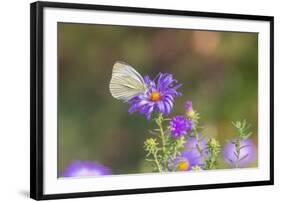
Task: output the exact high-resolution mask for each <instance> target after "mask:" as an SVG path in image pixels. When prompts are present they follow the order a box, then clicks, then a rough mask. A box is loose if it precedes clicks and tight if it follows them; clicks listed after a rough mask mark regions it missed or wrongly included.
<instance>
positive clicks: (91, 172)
mask: <svg viewBox="0 0 281 202" xmlns="http://www.w3.org/2000/svg"><path fill="white" fill-rule="evenodd" d="M110 174H111V170H110V169H109V168H107V167H105V166H104V165H102V164H100V163H97V162H92V161H73V162H72V163H70V165H69V166H68V167H67V168H66V169H65V170H64V172H63V177H81V176H97V175H110Z"/></svg>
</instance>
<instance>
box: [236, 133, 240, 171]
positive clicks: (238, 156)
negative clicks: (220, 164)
mask: <svg viewBox="0 0 281 202" xmlns="http://www.w3.org/2000/svg"><path fill="white" fill-rule="evenodd" d="M240 144H241V143H240V138H237V140H236V142H235V150H236V153H237V161H236V163H235V168H239V159H240Z"/></svg>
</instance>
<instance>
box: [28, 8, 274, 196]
mask: <svg viewBox="0 0 281 202" xmlns="http://www.w3.org/2000/svg"><path fill="white" fill-rule="evenodd" d="M273 43H274V42H273V17H271V16H257V15H240V14H226V13H212V12H194V11H179V10H162V9H148V8H133V7H116V6H102V5H87V4H72V3H55V2H35V3H32V4H31V165H30V166H31V175H30V176H31V179H30V180H31V182H30V184H31V185H30V190H31V191H30V193H31V197H32V198H34V199H37V200H41V199H58V198H71V197H88V196H102V195H115V194H135V193H151V192H166V191H183V190H196V189H213V188H226V187H242V186H257V185H272V184H273V168H274V166H273Z"/></svg>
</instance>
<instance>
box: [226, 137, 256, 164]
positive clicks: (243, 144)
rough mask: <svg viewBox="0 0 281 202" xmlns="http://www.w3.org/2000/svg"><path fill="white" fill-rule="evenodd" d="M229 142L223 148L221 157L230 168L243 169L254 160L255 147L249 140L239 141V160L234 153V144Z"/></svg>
mask: <svg viewBox="0 0 281 202" xmlns="http://www.w3.org/2000/svg"><path fill="white" fill-rule="evenodd" d="M233 141H235V140H232V141H229V142H228V143H227V144H226V145H225V147H224V152H223V156H224V159H225V161H226V162H227V163H228V164H229V165H230V166H232V167H236V166H237V165H238V166H239V167H245V166H247V165H249V164H250V163H253V162H254V161H255V160H256V154H257V150H256V146H255V144H254V143H253V141H252V140H251V139H245V140H240V154H239V159H238V155H237V153H236V148H235V144H234V143H233Z"/></svg>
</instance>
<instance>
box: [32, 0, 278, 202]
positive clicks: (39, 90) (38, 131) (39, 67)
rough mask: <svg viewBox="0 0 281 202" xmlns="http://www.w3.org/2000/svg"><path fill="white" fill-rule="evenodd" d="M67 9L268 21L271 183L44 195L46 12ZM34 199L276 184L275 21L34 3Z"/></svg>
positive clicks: (266, 18) (162, 11) (179, 12)
mask: <svg viewBox="0 0 281 202" xmlns="http://www.w3.org/2000/svg"><path fill="white" fill-rule="evenodd" d="M46 7H50V8H63V9H81V10H93V11H94V10H102V11H103V10H105V11H121V12H130V13H148V14H164V15H179V16H194V17H209V18H226V19H241V20H255V21H268V22H269V23H270V53H269V54H270V89H268V90H269V91H270V120H268V121H269V122H270V145H271V146H270V180H267V181H254V182H252V181H251V182H239V183H222V184H207V185H206V184H204V185H192V186H176V187H162V188H159V187H155V188H144V189H129V190H114V191H98V192H82V193H64V194H50V195H46V194H44V192H43V188H44V187H43V184H44V183H43V180H44V179H43V145H44V144H43V128H44V124H43V113H44V112H43V105H44V96H43V89H44V88H43V72H44V71H43V41H44V38H43V23H44V21H43V18H44V15H43V9H44V8H46ZM30 68H31V70H30V84H31V88H30V94H31V95H30V110H31V111H30V124H31V125H30V197H31V198H33V199H36V200H45V199H62V198H76V197H91V196H105V195H121V194H138V193H153V192H171V191H186V190H198V189H216V188H228V187H245V186H260V185H273V184H274V152H273V151H274V120H273V119H274V109H273V107H274V86H273V85H274V80H273V79H274V77H273V75H274V17H272V16H259V15H241V14H228V13H214V12H195V11H183V10H166V9H150V8H135V7H120V6H103V5H89V4H75V3H58V2H34V3H32V4H31V5H30Z"/></svg>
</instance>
